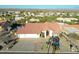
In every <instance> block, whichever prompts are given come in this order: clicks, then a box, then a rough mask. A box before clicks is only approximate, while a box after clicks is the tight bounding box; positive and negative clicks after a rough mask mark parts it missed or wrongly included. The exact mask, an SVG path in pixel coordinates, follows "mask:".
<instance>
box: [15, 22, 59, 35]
mask: <svg viewBox="0 0 79 59" xmlns="http://www.w3.org/2000/svg"><path fill="white" fill-rule="evenodd" d="M43 30H52V31H54V32H55V33H59V32H60V27H59V25H58V24H57V23H48V22H46V23H27V24H25V26H23V27H22V28H20V29H18V30H17V32H16V33H17V34H35V33H40V32H41V31H43Z"/></svg>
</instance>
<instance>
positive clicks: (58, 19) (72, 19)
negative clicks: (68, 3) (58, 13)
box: [57, 17, 78, 22]
mask: <svg viewBox="0 0 79 59" xmlns="http://www.w3.org/2000/svg"><path fill="white" fill-rule="evenodd" d="M77 20H78V19H77V18H61V17H59V18H57V21H60V22H71V21H77Z"/></svg>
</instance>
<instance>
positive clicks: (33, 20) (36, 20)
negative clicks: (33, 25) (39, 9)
mask: <svg viewBox="0 0 79 59" xmlns="http://www.w3.org/2000/svg"><path fill="white" fill-rule="evenodd" d="M29 21H30V22H39V19H35V18H31V19H30V20H29Z"/></svg>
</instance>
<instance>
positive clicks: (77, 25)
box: [64, 24, 79, 29]
mask: <svg viewBox="0 0 79 59" xmlns="http://www.w3.org/2000/svg"><path fill="white" fill-rule="evenodd" d="M64 26H65V27H74V28H77V29H79V24H74V25H68V24H65V25H64Z"/></svg>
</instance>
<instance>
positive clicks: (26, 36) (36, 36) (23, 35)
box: [17, 34, 40, 38]
mask: <svg viewBox="0 0 79 59" xmlns="http://www.w3.org/2000/svg"><path fill="white" fill-rule="evenodd" d="M17 36H18V38H39V37H40V36H39V35H37V34H18V35H17Z"/></svg>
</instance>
